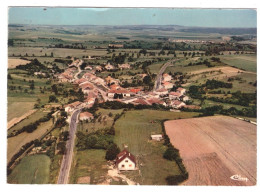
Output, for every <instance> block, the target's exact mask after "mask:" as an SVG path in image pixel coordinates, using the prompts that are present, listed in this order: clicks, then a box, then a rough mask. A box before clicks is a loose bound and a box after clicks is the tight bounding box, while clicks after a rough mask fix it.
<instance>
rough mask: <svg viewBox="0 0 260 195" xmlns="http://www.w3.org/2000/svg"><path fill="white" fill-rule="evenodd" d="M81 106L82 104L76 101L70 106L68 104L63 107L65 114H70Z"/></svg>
mask: <svg viewBox="0 0 260 195" xmlns="http://www.w3.org/2000/svg"><path fill="white" fill-rule="evenodd" d="M81 104H82V102H80V101H76V102H73V103H71V104H68V105H67V106H65V112H71V111H73V110H74V109H75V108H78V107H79V106H80V105H81Z"/></svg>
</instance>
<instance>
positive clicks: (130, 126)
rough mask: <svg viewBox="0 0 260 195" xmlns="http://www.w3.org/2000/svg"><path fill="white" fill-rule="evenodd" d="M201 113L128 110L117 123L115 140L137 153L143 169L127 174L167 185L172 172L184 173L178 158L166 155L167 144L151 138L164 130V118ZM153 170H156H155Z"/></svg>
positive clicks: (135, 179)
mask: <svg viewBox="0 0 260 195" xmlns="http://www.w3.org/2000/svg"><path fill="white" fill-rule="evenodd" d="M197 115H198V114H197V113H192V112H190V113H185V112H181V113H176V112H166V111H157V110H135V111H128V112H126V113H125V114H124V115H123V116H122V117H121V118H120V119H119V120H118V121H117V122H116V124H115V129H116V135H115V143H116V144H117V145H118V146H119V147H120V148H121V149H123V148H124V145H127V146H128V150H129V151H130V152H131V153H132V154H133V155H135V156H136V158H137V160H138V168H139V170H140V174H139V171H133V172H131V173H128V172H126V173H125V174H126V175H127V176H128V177H129V178H131V179H133V180H134V181H136V182H138V183H140V184H143V185H166V184H167V183H166V180H165V178H166V177H167V176H168V175H178V174H180V170H179V167H178V166H177V164H176V163H175V161H168V160H166V159H164V158H163V153H164V152H165V150H166V146H164V145H163V143H162V142H154V141H151V139H150V136H151V134H162V126H161V121H162V120H167V119H171V120H174V119H180V118H192V117H194V116H197ZM151 170H153V171H151Z"/></svg>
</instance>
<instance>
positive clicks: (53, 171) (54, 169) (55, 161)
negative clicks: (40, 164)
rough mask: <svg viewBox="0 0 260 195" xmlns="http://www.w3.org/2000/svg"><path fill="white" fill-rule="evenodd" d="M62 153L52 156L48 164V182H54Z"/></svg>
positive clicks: (55, 181)
mask: <svg viewBox="0 0 260 195" xmlns="http://www.w3.org/2000/svg"><path fill="white" fill-rule="evenodd" d="M62 157H63V155H60V154H57V155H55V156H54V157H53V160H52V162H51V165H50V174H49V182H48V183H50V184H56V183H57V180H58V176H59V172H60V165H61V161H62Z"/></svg>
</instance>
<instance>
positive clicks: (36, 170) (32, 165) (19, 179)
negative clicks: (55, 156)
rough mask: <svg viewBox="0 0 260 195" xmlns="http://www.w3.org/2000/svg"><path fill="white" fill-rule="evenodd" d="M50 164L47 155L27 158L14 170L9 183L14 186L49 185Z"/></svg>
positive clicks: (9, 177)
mask: <svg viewBox="0 0 260 195" xmlns="http://www.w3.org/2000/svg"><path fill="white" fill-rule="evenodd" d="M50 162H51V161H50V158H49V157H48V156H46V155H33V156H26V157H24V158H23V159H22V161H21V162H20V163H19V164H18V165H17V166H16V167H15V168H14V170H13V171H12V173H11V174H10V175H9V176H8V179H7V181H8V183H13V184H47V183H48V180H49V174H50V171H49V170H50Z"/></svg>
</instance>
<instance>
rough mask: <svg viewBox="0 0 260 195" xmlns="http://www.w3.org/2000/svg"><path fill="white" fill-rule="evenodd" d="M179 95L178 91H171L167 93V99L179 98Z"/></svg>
mask: <svg viewBox="0 0 260 195" xmlns="http://www.w3.org/2000/svg"><path fill="white" fill-rule="evenodd" d="M181 96H182V94H181V93H179V92H174V91H172V92H171V93H169V99H171V100H179V99H180V97H181Z"/></svg>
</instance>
